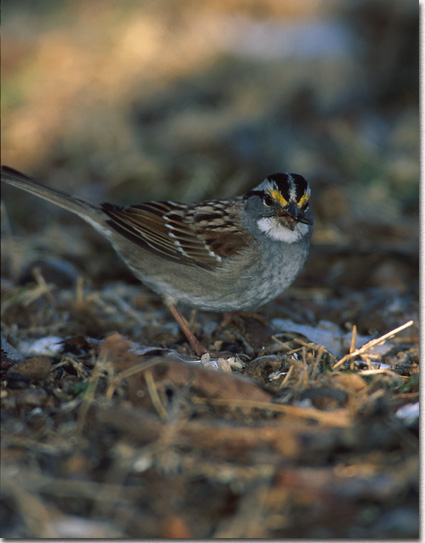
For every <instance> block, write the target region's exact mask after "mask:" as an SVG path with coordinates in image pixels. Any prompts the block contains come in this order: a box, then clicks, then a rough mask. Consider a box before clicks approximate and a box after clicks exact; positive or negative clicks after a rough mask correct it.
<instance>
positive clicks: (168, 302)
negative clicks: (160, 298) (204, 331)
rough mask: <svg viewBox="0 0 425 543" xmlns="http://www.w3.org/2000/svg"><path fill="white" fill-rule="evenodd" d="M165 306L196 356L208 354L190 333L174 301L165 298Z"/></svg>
mask: <svg viewBox="0 0 425 543" xmlns="http://www.w3.org/2000/svg"><path fill="white" fill-rule="evenodd" d="M165 304H166V305H167V307H168V309H169V310H170V313H171V314H172V315H173V317H174V318H175V320H176V321H177V323H178V324H179V326H180V328H181V329H182V331H183V333H184V335H185V336H186V338H187V340H188V341H189V344H190V346H191V347H192V350H193V351H194V352H195V353H196V354H197V355H198V356H202V355H203V354H206V353H207V352H208V351H207V349H206V348H205V347H204V346H203V345H202V343H201V342H200V341H199V339H198V338H197V337H196V336H195V334H194V333H193V332H192V330H191V329H190V326H189V324H188V322H187V320H186V319H185V318H184V317H183V315H182V314H181V313H180V311H179V310H178V309H177V307H176V305H175V303H174V300H170V299H169V298H165Z"/></svg>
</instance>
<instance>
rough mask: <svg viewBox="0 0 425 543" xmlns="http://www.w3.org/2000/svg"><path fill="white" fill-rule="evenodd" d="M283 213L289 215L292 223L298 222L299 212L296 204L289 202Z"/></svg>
mask: <svg viewBox="0 0 425 543" xmlns="http://www.w3.org/2000/svg"><path fill="white" fill-rule="evenodd" d="M285 211H286V212H287V213H289V215H290V216H291V217H292V218H293V219H294V221H297V220H298V215H299V214H300V210H299V208H298V206H297V204H294V203H293V202H290V203H289V204H288V205H287V206H286V208H285Z"/></svg>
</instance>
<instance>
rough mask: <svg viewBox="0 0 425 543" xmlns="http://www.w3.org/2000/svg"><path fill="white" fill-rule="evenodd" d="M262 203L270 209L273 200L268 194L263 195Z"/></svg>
mask: <svg viewBox="0 0 425 543" xmlns="http://www.w3.org/2000/svg"><path fill="white" fill-rule="evenodd" d="M263 203H264V205H265V206H267V207H270V206H271V205H273V198H272V197H271V196H270V194H265V195H264V198H263Z"/></svg>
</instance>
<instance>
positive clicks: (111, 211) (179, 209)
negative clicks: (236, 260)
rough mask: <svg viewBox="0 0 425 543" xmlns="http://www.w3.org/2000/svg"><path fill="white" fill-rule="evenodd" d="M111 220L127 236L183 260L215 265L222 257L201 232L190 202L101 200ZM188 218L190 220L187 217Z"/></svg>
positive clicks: (109, 221) (113, 226) (169, 256)
mask: <svg viewBox="0 0 425 543" xmlns="http://www.w3.org/2000/svg"><path fill="white" fill-rule="evenodd" d="M102 209H103V211H104V212H105V213H106V214H107V215H108V217H109V220H108V224H109V225H110V226H111V227H112V228H114V229H115V230H116V231H118V232H119V233H121V234H122V235H123V236H125V237H126V238H127V239H129V240H130V241H132V242H133V243H135V244H136V245H139V246H140V247H143V248H144V249H146V250H149V251H151V252H153V253H155V254H158V255H160V256H162V257H163V258H167V259H169V260H172V261H174V262H179V263H180V264H186V265H190V266H201V267H214V266H216V265H217V264H219V262H220V261H221V256H220V255H219V254H218V253H217V254H215V253H214V252H213V251H212V250H211V249H210V248H209V247H208V244H207V241H206V240H205V239H204V237H201V236H199V231H198V228H197V225H196V222H195V221H194V220H193V217H194V216H195V215H194V214H193V213H189V214H188V209H190V204H189V205H186V204H178V203H174V202H147V203H144V204H140V205H137V206H128V207H123V206H116V205H112V204H102ZM186 219H187V220H186Z"/></svg>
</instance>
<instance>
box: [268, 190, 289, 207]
mask: <svg viewBox="0 0 425 543" xmlns="http://www.w3.org/2000/svg"><path fill="white" fill-rule="evenodd" d="M270 195H271V196H272V197H273V198H274V199H275V200H277V201H278V202H279V203H280V204H281V205H282V206H286V205H288V202H287V201H286V200H285V198H284V197H283V196H282V194H281V193H280V191H278V190H271V191H270Z"/></svg>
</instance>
